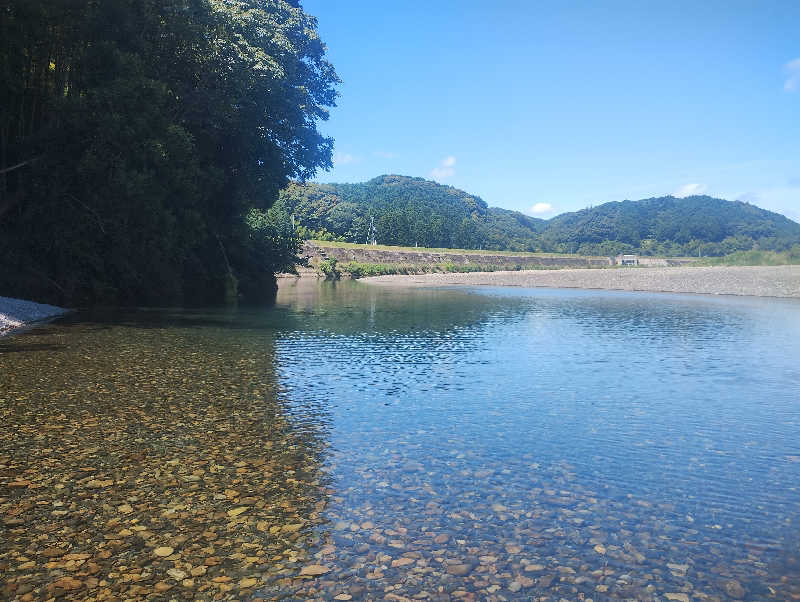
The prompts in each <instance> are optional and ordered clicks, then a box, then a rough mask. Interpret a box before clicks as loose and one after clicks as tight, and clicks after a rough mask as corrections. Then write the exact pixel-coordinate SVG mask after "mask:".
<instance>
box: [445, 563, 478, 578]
mask: <svg viewBox="0 0 800 602" xmlns="http://www.w3.org/2000/svg"><path fill="white" fill-rule="evenodd" d="M472 568H473V567H472V565H471V564H451V565H448V567H447V574H448V575H454V576H456V577H463V576H464V575H469V574H470V573H471V572H472Z"/></svg>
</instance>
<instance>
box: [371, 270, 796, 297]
mask: <svg viewBox="0 0 800 602" xmlns="http://www.w3.org/2000/svg"><path fill="white" fill-rule="evenodd" d="M362 280H363V281H364V282H368V283H370V284H377V285H384V286H386V285H388V286H411V287H416V286H451V285H465V286H519V287H525V288H533V287H543V288H585V289H606V290H623V291H650V292H659V293H697V294H703V295H747V296H756V297H793V298H800V265H785V266H718V267H669V268H663V267H660V268H609V269H564V270H528V271H518V272H469V273H448V274H421V275H413V276H405V275H390V276H374V277H371V278H363V279H362Z"/></svg>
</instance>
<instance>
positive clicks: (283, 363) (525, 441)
mask: <svg viewBox="0 0 800 602" xmlns="http://www.w3.org/2000/svg"><path fill="white" fill-rule="evenodd" d="M2 343H3V344H2V345H0V362H2V363H3V368H4V369H5V372H3V373H2V376H0V378H3V379H4V380H3V381H0V384H2V387H0V390H5V391H6V404H5V409H4V415H3V418H4V422H5V423H6V425H8V424H11V423H16V424H17V425H22V426H23V427H24V428H22V430H21V431H20V429H16V430H15V431H11V430H6V431H3V433H2V434H4V437H3V438H2V440H0V441H1V442H2V443H3V446H2V447H1V448H0V451H2V453H3V454H5V455H4V457H10V458H11V460H10V461H8V460H5V464H4V466H6V469H5V470H3V469H0V470H3V471H2V472H0V476H3V477H6V481H8V480H9V479H12V478H13V479H20V478H22V477H25V475H30V474H31V473H35V472H37V471H41V468H37V466H41V465H43V464H46V465H47V466H49V467H50V468H49V469H48V470H51V471H54V473H55V476H54V477H53V479H52V480H54V481H56V480H59V478H61V479H62V480H63V475H60V474H58V471H57V469H56V468H54V467H53V466H52V465H53V462H52V461H51V460H52V457H53V455H59V454H58V449H57V446H58V445H59V444H61V445H66V444H65V443H64V442H63V440H58V439H56V440H48V441H46V442H42V443H36V442H35V441H31V440H30V439H29V438H25V439H23V438H20V436H19V435H15V434H14V433H16V432H26V429H28V431H34V430H35V429H36V425H37V421H40V420H41V419H40V418H39V417H40V416H41V414H42V413H44V412H48V411H49V412H51V413H53V412H54V411H56V410H57V411H58V412H63V413H64V415H65V416H66V418H65V420H69V419H70V418H72V416H73V414H74V415H75V416H76V419H80V420H85V418H86V415H85V414H86V411H85V408H86V407H89V408H90V409H91V412H90V413H91V415H92V416H93V417H95V418H97V419H99V421H100V423H101V424H108V425H110V426H111V427H113V428H112V429H111V430H112V431H113V433H115V435H114V436H112V437H109V436H108V430H107V431H105V432H102V433H94V436H96V437H102V438H103V440H105V441H106V443H105V445H106V446H110V447H109V453H107V454H106V455H104V456H102V458H100V457H99V456H98V452H92V451H91V449H90V450H89V452H90V453H88V454H83V455H82V456H80V455H79V457H78V458H77V459H76V462H77V463H78V464H77V468H76V469H75V470H84V469H86V468H87V466H86V465H87V464H91V463H95V464H100V465H101V467H106V468H107V469H108V471H109V474H112V473H113V474H123V476H124V474H126V473H125V470H126V467H128V464H129V462H130V460H129V459H126V458H127V456H125V454H124V453H123V450H128V451H131V449H132V450H133V451H131V453H130V454H129V455H131V457H133V458H135V459H136V462H137V463H138V464H139V466H138V467H137V469H136V471H135V472H138V473H140V474H139V476H138V478H139V481H140V482H139V483H138V484H137V483H136V479H129V480H128V481H125V480H124V479H120V480H118V482H117V483H120V482H127V485H125V487H122V489H124V492H123V493H120V494H116V493H115V494H114V495H119V499H118V501H117V503H123V502H125V500H127V499H130V498H131V497H133V498H135V499H134V502H131V506H132V508H133V510H134V511H135V512H134V513H133V514H131V516H134V515H135V516H136V517H137V520H138V521H140V523H139V524H145V525H148V530H147V532H146V533H149V534H150V535H151V536H150V537H145V536H142V537H143V542H142V544H141V546H140V547H139V548H136V546H130V545H129V544H128V543H127V539H125V538H122V539H120V540H119V541H120V542H121V543H119V546H118V547H117V548H114V554H115V555H114V556H112V557H111V558H110V559H108V562H112V561H113V562H114V563H116V564H113V565H111V564H110V565H109V568H108V570H109V571H112V569H113V571H116V572H124V571H119V570H118V565H120V564H121V563H126V562H127V563H128V564H130V560H131V558H132V557H133V556H135V553H138V552H137V550H140V549H141V547H142V546H149V547H153V546H155V545H163V544H169V545H171V546H173V547H174V548H175V549H176V550H180V553H179V554H178V556H181V554H182V556H181V557H178V558H175V557H174V556H170V557H168V558H167V559H166V560H157V561H155V562H154V563H153V564H148V565H147V566H146V567H145V568H144V570H145V571H149V573H147V575H148V579H149V581H147V579H144V578H143V579H141V580H138V581H136V582H137V583H145V584H148V583H153V582H156V581H158V580H159V579H162V578H163V580H164V582H166V583H168V584H173V585H174V587H175V588H176V589H175V590H172V591H171V594H170V595H172V594H173V593H174V592H175V591H179V590H180V588H181V587H183V588H184V589H182V590H180V592H181V595H182V596H183V597H195V598H204V597H208V598H210V597H213V596H214V595H217V596H223V597H235V598H239V599H242V598H247V597H252V596H255V597H261V598H267V599H275V598H285V599H314V598H318V599H332V598H334V597H335V596H337V595H338V596H340V598H339V599H348V598H347V596H350V597H351V598H352V599H383V598H384V597H386V596H387V595H388V596H389V597H390V599H391V597H392V596H396V597H399V598H395V599H400V598H417V599H434V600H435V599H442V600H444V599H498V600H500V599H522V600H525V599H545V600H549V599H553V600H559V599H561V598H566V599H569V600H572V599H578V598H581V597H582V598H583V599H589V598H592V599H594V600H605V599H653V600H665V599H676V600H680V599H686V598H683V597H682V596H686V597H687V598H688V599H697V600H702V599H711V600H713V599H778V600H789V599H796V598H798V597H800V567H799V566H798V558H799V557H800V522H799V521H800V489H798V488H799V487H800V403H799V401H800V303H798V302H797V301H785V300H772V299H752V298H711V297H701V296H678V295H658V294H644V293H617V292H606V291H573V290H570V291H568V290H559V291H555V290H543V289H535V290H524V289H488V288H481V289H472V290H469V291H467V290H463V289H459V290H447V289H440V290H432V289H417V290H401V289H384V288H378V287H371V286H368V285H363V284H359V283H340V284H338V285H336V286H333V285H330V284H317V283H314V282H311V283H309V282H301V283H300V284H298V285H296V286H287V287H284V288H282V289H281V291H280V293H279V297H278V303H277V306H276V307H275V308H272V309H269V310H241V311H239V312H221V311H209V312H183V313H181V312H145V313H141V312H140V313H137V314H134V315H128V316H119V315H113V316H75V317H73V318H72V319H71V321H66V322H62V323H59V324H58V325H54V326H51V327H48V328H44V329H40V330H34V331H31V332H29V333H26V334H23V335H19V336H16V337H11V338H10V339H7V340H6V341H3V342H2ZM53 365H58V366H59V367H60V368H59V370H57V371H56V374H55V375H54V376H49V377H47V376H45V377H42V374H44V373H43V372H41V370H42V369H43V368H44V367H46V366H50V367H52V366H53ZM51 369H52V368H51ZM37 370H38V372H37ZM9 375H15V376H13V377H9ZM98 383H102V389H101V390H99V391H98V390H97V386H98ZM92 386H94V389H93V388H92ZM87 391H90V392H89V393H87ZM109 392H110V395H111V396H112V397H113V404H109V402H108V394H109ZM101 393H105V394H101ZM76 397H77V399H78V400H79V401H76ZM54 399H55V400H61V401H53V400H54ZM23 400H24V401H23ZM32 404H33V408H34V409H31V407H32ZM36 404H38V405H36ZM53 404H55V405H53ZM121 408H123V409H125V411H122V410H121ZM71 412H72V413H71ZM165 415H166V416H167V418H168V419H165V418H164V416H165ZM187 415H189V416H191V417H192V418H191V419H189V418H187ZM142 416H146V417H148V424H147V428H143V427H142V424H141V420H142ZM98 417H99V418H98ZM226 417H227V418H226ZM5 428H6V429H7V428H8V427H5ZM58 432H59V433H61V432H62V431H58ZM78 435H80V431H79V432H78ZM60 436H62V437H63V435H60ZM34 439H35V438H34ZM70 441H72V440H70ZM81 441H83V439H81ZM69 445H72V443H69ZM115 445H116V446H118V448H119V449H118V448H117V447H115ZM69 449H72V448H71V447H70V448H69ZM92 449H93V448H92ZM20 450H22V451H20ZM53 450H56V451H53ZM23 452H24V453H23ZM134 452H136V453H134ZM126 453H127V452H126ZM114 454H116V455H114ZM137 454H138V455H137ZM63 455H64V454H60V457H61V458H62V460H61V463H62V464H63V463H64V462H65V460H63ZM101 455H102V454H101ZM123 456H125V457H123ZM120 458H121V459H120ZM143 458H144V459H143ZM149 460H152V462H153V466H154V468H153V469H152V470H153V471H154V472H153V474H155V473H158V474H159V475H160V474H161V472H160V471H161V470H163V465H164V464H167V465H169V464H168V463H169V462H176V464H175V465H174V466H176V468H175V471H177V472H176V478H175V481H176V482H177V485H175V484H172V485H170V486H169V487H168V486H166V485H163V476H158V477H153V478H152V479H150V477H148V476H147V475H148V474H150V473H149V470H150V469H149V467H148V465H147V462H148V461H149ZM265 463H266V464H265ZM66 464H67V465H68V464H69V461H66ZM143 464H144V465H143ZM155 466H158V467H161V468H155ZM184 466H185V467H187V468H186V469H185V470H186V473H182V472H180V471H181V470H182V468H181V467H184ZM224 466H229V468H230V470H228V469H223V467H224ZM248 470H250V471H254V472H250V473H248V472H247V471H248ZM243 471H244V472H243ZM70 474H75V473H70ZM79 474H82V473H79ZM188 474H191V475H193V476H192V477H191V478H190V477H189V476H186V475H188ZM198 474H199V476H198ZM182 475H183V476H182ZM243 475H244V476H243ZM195 476H197V479H199V480H195V479H194V477H195ZM31 478H32V477H31ZM142 481H143V482H144V484H143V483H142ZM151 481H152V483H151ZM42 482H44V483H47V482H48V481H46V480H42ZM151 485H152V486H151ZM145 489H146V491H144V492H143V491H142V490H145ZM37 491H38V490H37ZM233 494H236V495H233ZM43 495H44V494H43ZM48 495H49V494H48ZM74 495H76V496H78V497H79V498H80V499H81V500H83V502H82V503H83V504H84V505H86V504H87V500H90V501H92V502H93V503H94V502H95V501H96V509H94V510H92V511H93V512H95V514H94V515H92V516H95V517H96V516H101V515H103V512H105V510H104V509H103V508H104V504H103V503H102V502H103V500H101V499H100V498H99V497H98V496H97V494H96V492H95V490H91V492H87V491H86V490H82V489H80V487H78V488H77V490H76V491H75V492H74ZM14 496H19V493H18V492H17V490H16V489H14V490H12V493H11V494H10V496H9V497H8V498H6V502H5V505H4V506H3V508H2V509H3V510H4V512H6V513H8V512H9V510H8V508H11V510H13V509H14V508H17V507H19V504H21V503H22V502H21V501H19V500H17V498H15V497H14ZM62 498H65V496H63V495H62ZM9 500H10V502H9ZM147 500H155V501H152V502H151V503H150V502H147ZM178 500H183V501H184V504H183V506H184V507H183V508H182V509H181V510H180V512H179V513H178V514H177V515H173V514H168V515H167V516H166V518H165V517H164V508H170V507H175V506H176V504H177V505H180V504H178ZM248 500H249V501H248ZM257 500H261V502H260V506H259V503H258V501H257ZM40 501H41V502H42V505H43V503H44V502H45V501H47V500H46V499H42V500H40ZM62 501H66V502H68V501H69V500H68V499H63V500H62ZM105 501H106V503H105V506H110V507H111V508H112V510H113V508H114V507H115V506H116V504H115V503H111V504H109V503H107V500H105ZM137 502H138V505H137ZM37 503H38V502H37ZM14 504H17V505H14ZM187 506H188V508H189V510H188V511H187V509H186V507H187ZM88 507H89V508H90V509H91V508H94V507H93V506H91V505H89V506H88ZM191 508H195V509H196V510H197V511H196V513H195V514H191ZM235 508H249V510H246V511H244V512H243V513H242V514H241V515H236V516H233V517H232V516H230V515H229V514H228V512H229V511H230V510H231V509H235ZM187 513H188V514H191V516H185V517H184V516H183V514H187ZM14 516H17V515H16V514H15V515H14ZM175 516H177V518H175ZM47 520H49V521H51V522H52V521H54V520H55V519H53V518H52V517H49V518H48V519H47ZM217 524H218V528H217V526H213V525H217ZM213 529H216V530H217V532H216V533H215V534H213V535H214V537H213V538H210V539H209V537H210V536H209V535H208V532H209V531H210V530H213ZM181 534H184V535H183V537H185V538H186V540H184V541H181V540H180V538H181V537H182V535H181ZM77 535H78V536H80V537H82V538H83V540H82V541H84V544H83V548H85V549H86V550H88V551H92V549H93V548H92V546H95V547H96V548H97V549H105V548H104V546H105V545H106V543H105V542H106V541H107V538H108V534H107V533H103V530H102V529H101V530H99V531H98V532H97V533H96V534H95V533H94V532H92V531H91V530H90V529H84V530H82V531H79V532H78V533H77ZM176 538H177V539H176ZM95 539H96V540H98V541H99V540H104V541H103V542H101V543H93V542H94V541H95ZM112 541H115V540H113V539H112ZM9 543H10V544H11V545H10V546H9V548H10V549H12V550H16V549H17V548H19V550H20V552H19V553H20V554H21V553H22V550H24V549H26V548H25V546H26V545H27V546H28V548H27V549H28V550H30V546H31V544H30V542H29V541H28V539H27V535H26V534H25V533H20V534H19V536H18V537H17V536H14V537H11V536H9ZM137 545H138V544H137ZM83 548H81V550H78V549H77V547H76V549H75V550H73V551H76V552H77V551H82V550H83ZM242 549H244V552H241V550H242ZM28 554H29V555H30V552H28ZM13 555H14V552H13V551H12V552H11V557H12V562H11V563H10V565H9V566H14V562H16V560H14V559H15V558H16V557H14V556H13ZM139 555H141V554H139ZM206 557H218V558H220V559H221V564H219V565H211V566H210V567H209V569H208V572H207V574H204V575H202V576H198V577H197V578H196V579H194V580H193V581H194V582H193V583H192V584H191V586H190V585H187V584H185V583H183V582H182V581H181V580H180V579H174V578H173V579H172V581H170V577H168V576H164V573H165V572H166V571H167V570H170V569H171V570H174V569H176V568H177V569H178V570H179V571H183V572H185V573H187V576H188V574H189V573H190V570H191V568H192V567H197V566H198V565H200V564H203V562H204V558H206ZM245 557H246V558H247V559H249V560H247V559H246V558H245ZM98 562H99V561H98ZM103 566H104V565H103ZM123 566H127V565H125V564H123ZM309 567H311V568H309ZM53 570H56V571H57V570H60V569H59V568H58V567H56V569H52V568H51V569H50V571H51V574H50V577H53V578H54V577H58V576H59V575H58V574H52V571H53ZM113 571H112V572H113ZM304 573H305V574H304ZM308 573H319V575H310V574H308ZM173 575H174V573H173ZM219 576H231V577H232V578H233V581H231V584H232V585H231V586H230V587H231V588H233V589H227V585H225V583H224V582H219V583H215V582H212V581H211V578H212V577H219ZM205 578H208V580H209V583H208V586H207V587H206V585H204V581H203V579H205ZM242 578H246V579H255V583H250V582H249V581H247V582H245V581H242V580H241V579H242ZM37 579H38V581H40V582H42V583H43V582H45V581H46V579H45V577H41V578H40V575H38V574H37V576H36V578H35V579H34V578H33V577H32V578H31V580H32V582H37V581H36V580H37ZM109 580H110V581H111V583H112V585H113V583H114V579H113V578H109ZM237 582H238V584H239V586H238V588H237V587H234V585H233V584H236V583H237ZM220 583H221V584H222V585H224V586H225V587H222V589H220ZM242 584H244V585H242ZM98 587H102V585H99V586H98ZM125 587H126V586H122V585H120V586H119V587H118V588H117V589H116V590H113V591H114V593H122V592H125V593H126V595H131V594H133V595H138V593H141V594H142V595H144V592H145V590H143V591H142V592H137V591H134V592H132V591H131V590H126V589H125ZM142 587H144V586H142ZM147 587H150V585H147ZM204 587H205V589H203V588H204Z"/></svg>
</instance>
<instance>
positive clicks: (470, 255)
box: [301, 240, 614, 270]
mask: <svg viewBox="0 0 800 602" xmlns="http://www.w3.org/2000/svg"><path fill="white" fill-rule="evenodd" d="M301 254H302V256H303V257H304V258H305V259H306V260H307V261H308V262H309V263H310V264H312V265H313V264H315V263H316V262H318V261H321V260H325V259H335V260H336V261H338V262H340V263H347V262H355V263H366V264H385V265H413V266H437V265H444V264H453V265H454V266H475V267H479V266H483V267H491V268H493V269H501V268H505V269H508V270H514V269H516V270H525V269H541V268H548V267H549V268H561V267H572V268H602V267H609V266H611V265H613V263H614V261H613V259H612V258H609V257H589V256H582V255H557V254H548V253H519V254H515V253H496V252H492V251H466V250H461V249H452V250H451V249H425V248H419V249H407V248H403V247H397V248H392V247H373V246H371V245H347V246H335V245H327V244H325V243H324V242H319V241H311V240H307V241H305V243H304V245H303V250H302V253H301Z"/></svg>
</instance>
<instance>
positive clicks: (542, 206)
mask: <svg viewBox="0 0 800 602" xmlns="http://www.w3.org/2000/svg"><path fill="white" fill-rule="evenodd" d="M528 212H529V213H533V214H534V215H538V214H541V213H552V212H553V206H552V205H551V204H550V203H536V204H535V205H534V206H533V207H531V208H530V209H528Z"/></svg>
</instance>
